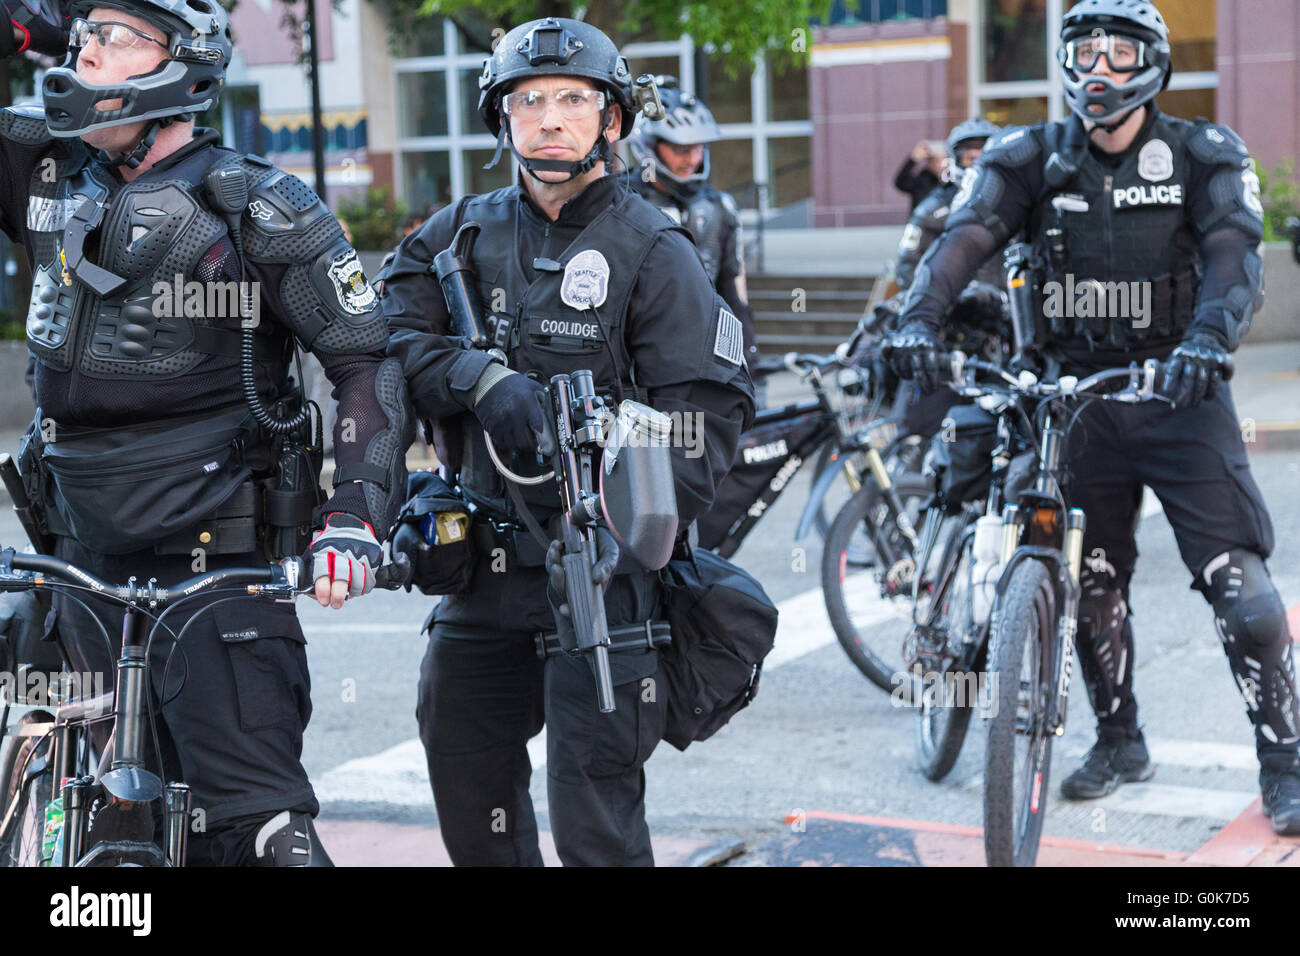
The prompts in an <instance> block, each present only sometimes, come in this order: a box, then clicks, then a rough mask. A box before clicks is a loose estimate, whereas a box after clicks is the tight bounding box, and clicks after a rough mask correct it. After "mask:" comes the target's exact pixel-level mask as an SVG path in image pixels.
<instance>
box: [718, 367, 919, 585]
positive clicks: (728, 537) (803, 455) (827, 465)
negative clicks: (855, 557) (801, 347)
mask: <svg viewBox="0 0 1300 956" xmlns="http://www.w3.org/2000/svg"><path fill="white" fill-rule="evenodd" d="M779 370H788V371H791V372H793V373H795V374H796V375H798V376H799V377H800V379H801V380H802V381H803V382H806V383H808V384H809V385H811V387H812V391H813V397H812V398H811V399H807V400H805V401H801V402H794V403H791V404H788V405H784V406H781V407H777V408H765V409H762V410H760V411H759V412H758V413H757V414H756V415H755V417H754V424H753V426H752V427H751V428H750V430H749V431H747V432H745V434H744V435H743V436H741V441H740V446H739V448H738V449H737V452H736V463H735V465H734V466H733V468H732V469H731V471H730V472H729V473H728V474H727V477H726V478H725V479H724V480H723V482H722V484H721V485H719V487H718V490H717V493H716V495H715V496H714V503H713V506H712V507H711V508H710V509H709V511H708V512H706V513H705V514H704V515H701V516H700V517H699V518H698V519H697V522H696V523H697V527H698V530H699V544H700V546H701V547H704V548H708V549H709V550H711V551H716V552H717V553H718V554H719V555H721V556H722V557H724V558H729V557H731V556H732V555H733V554H735V553H736V551H737V550H738V549H739V548H740V546H741V544H742V543H743V542H744V540H745V538H746V537H747V536H748V535H749V533H750V532H751V531H752V530H753V529H754V526H755V525H756V524H757V523H758V521H759V519H761V518H762V517H763V515H764V514H766V513H767V511H768V509H769V508H770V507H771V505H772V504H773V502H775V501H776V499H777V498H779V497H780V496H781V494H782V492H784V491H785V489H786V488H788V487H789V485H790V482H791V480H792V479H793V478H794V476H795V475H796V474H798V472H799V471H800V469H801V468H802V467H803V465H804V464H805V463H806V462H808V461H809V460H811V459H812V458H813V457H814V456H816V465H815V467H814V480H813V487H812V491H811V493H810V495H809V499H808V503H807V504H806V505H805V506H804V509H803V513H802V515H801V516H800V518H799V522H798V524H797V525H796V528H795V534H794V539H795V540H796V541H801V540H803V538H804V537H805V536H806V535H807V534H808V531H809V529H810V528H816V529H817V530H818V532H819V534H821V535H822V536H823V537H825V536H826V535H827V534H828V533H829V527H830V524H831V521H830V518H829V517H828V515H827V507H826V505H827V501H828V496H829V495H830V493H831V489H832V488H833V487H834V486H835V484H836V483H837V481H838V480H839V479H840V478H841V476H842V477H843V480H844V481H845V483H846V484H847V485H848V488H849V491H850V492H851V493H853V492H857V491H858V489H859V488H861V487H862V486H863V475H864V473H866V472H868V471H870V473H871V475H872V476H873V477H875V478H876V480H877V481H879V480H880V477H881V476H884V475H888V474H890V473H891V470H890V468H889V467H888V466H886V464H885V461H886V460H889V461H890V462H892V463H896V462H897V461H899V460H900V459H901V455H900V454H899V453H900V452H901V451H903V450H904V449H905V448H906V447H907V446H906V442H905V441H904V440H903V439H900V438H899V436H898V435H897V431H898V426H897V421H896V419H894V418H888V417H885V418H877V417H876V414H877V412H878V411H879V408H880V404H881V396H879V395H873V394H871V391H870V385H871V383H870V376H869V373H868V372H867V370H865V369H861V368H858V367H856V366H854V365H852V364H850V363H848V362H847V361H846V359H845V358H844V357H842V356H841V355H840V354H836V355H831V356H822V355H804V354H798V353H795V352H790V353H788V354H786V355H785V356H783V357H782V358H781V359H779V360H776V361H772V360H765V361H763V362H761V363H759V365H758V368H757V369H756V374H772V373H773V372H776V371H779ZM831 370H835V371H836V372H837V373H838V374H839V376H841V377H842V378H845V379H847V380H848V381H847V382H843V383H841V384H840V395H839V396H838V397H837V401H836V402H832V399H831V396H830V393H829V391H828V388H827V384H826V379H827V373H828V372H829V371H831ZM850 399H852V401H850ZM837 404H838V407H837ZM917 461H919V459H917ZM915 463H916V462H915V461H914V462H913V464H915ZM894 470H895V471H897V470H898V469H897V467H895V469H894ZM863 559H864V560H865V556H863Z"/></svg>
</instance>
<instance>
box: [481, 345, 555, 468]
mask: <svg viewBox="0 0 1300 956" xmlns="http://www.w3.org/2000/svg"><path fill="white" fill-rule="evenodd" d="M503 373H504V374H503ZM483 374H484V375H485V376H488V375H491V376H492V377H493V378H494V379H495V381H493V382H492V383H491V384H490V385H489V386H488V388H487V390H486V391H483V392H482V394H481V396H480V397H478V398H476V399H475V401H474V414H475V415H477V416H478V420H479V421H480V422H482V423H483V428H484V429H486V430H487V433H488V435H489V436H490V437H491V439H492V444H493V445H495V446H496V447H497V449H498V450H499V451H520V452H533V453H536V452H537V450H538V447H539V445H541V444H543V443H544V439H545V436H546V417H545V416H544V415H543V414H542V403H541V400H540V398H539V396H541V395H542V394H543V393H545V391H546V388H545V387H544V386H543V385H541V384H539V383H538V382H535V381H533V380H532V379H531V378H529V377H528V376H527V375H520V374H519V373H518V372H515V371H512V370H510V369H505V368H503V367H502V366H500V365H489V366H488V367H487V370H486V371H485V372H484V373H483ZM479 381H480V389H482V379H480V380H479ZM543 453H546V452H545V449H543Z"/></svg>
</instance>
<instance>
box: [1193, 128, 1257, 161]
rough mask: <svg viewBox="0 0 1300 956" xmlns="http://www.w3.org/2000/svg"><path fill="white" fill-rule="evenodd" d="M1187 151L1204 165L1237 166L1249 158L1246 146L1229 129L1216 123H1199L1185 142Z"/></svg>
mask: <svg viewBox="0 0 1300 956" xmlns="http://www.w3.org/2000/svg"><path fill="white" fill-rule="evenodd" d="M1187 150H1188V152H1190V153H1191V154H1192V157H1193V158H1194V159H1196V160H1197V161H1198V162H1201V163H1205V164H1206V165H1218V164H1220V163H1224V164H1229V165H1234V166H1235V165H1238V164H1240V162H1241V161H1242V160H1243V159H1247V158H1249V156H1250V151H1249V150H1247V149H1246V144H1245V143H1243V142H1242V140H1241V137H1240V136H1238V135H1237V134H1236V133H1234V132H1233V131H1232V129H1231V127H1228V126H1222V125H1220V124H1218V123H1200V124H1197V126H1196V132H1195V133H1193V134H1192V138H1191V139H1190V140H1188V141H1187Z"/></svg>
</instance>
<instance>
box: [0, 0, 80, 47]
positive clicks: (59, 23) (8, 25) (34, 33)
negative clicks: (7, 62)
mask: <svg viewBox="0 0 1300 956" xmlns="http://www.w3.org/2000/svg"><path fill="white" fill-rule="evenodd" d="M71 26H72V20H71V18H70V17H68V16H67V15H66V14H65V13H64V12H63V4H61V3H60V2H59V0H0V59H4V58H6V57H11V56H13V55H15V54H17V53H22V52H25V51H27V50H35V51H36V52H37V53H44V54H45V55H46V56H52V57H54V58H55V59H56V60H62V59H63V57H64V56H65V55H66V54H67V52H68V31H69V29H70V28H71ZM15 33H17V37H15Z"/></svg>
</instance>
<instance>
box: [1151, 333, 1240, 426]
mask: <svg viewBox="0 0 1300 956" xmlns="http://www.w3.org/2000/svg"><path fill="white" fill-rule="evenodd" d="M1227 361H1228V350H1227V349H1225V348H1224V347H1223V346H1222V345H1221V344H1220V343H1219V340H1218V339H1216V338H1215V337H1214V336H1213V335H1209V334H1207V333H1205V332H1194V333H1192V334H1191V335H1189V336H1188V337H1187V338H1186V339H1184V340H1183V341H1182V343H1181V344H1180V345H1179V346H1178V348H1176V349H1174V352H1173V354H1172V355H1170V356H1169V358H1168V359H1167V360H1166V361H1165V375H1164V378H1163V379H1162V380H1161V382H1160V391H1161V392H1162V393H1163V394H1164V395H1165V396H1167V397H1168V398H1170V399H1171V400H1172V401H1173V403H1174V407H1175V408H1191V407H1193V406H1195V405H1199V404H1200V403H1201V402H1203V401H1205V400H1206V399H1209V398H1213V397H1214V392H1215V389H1216V388H1218V386H1219V382H1221V381H1223V366H1224V364H1225V363H1226V362H1227Z"/></svg>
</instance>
